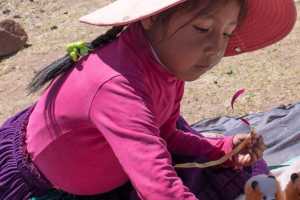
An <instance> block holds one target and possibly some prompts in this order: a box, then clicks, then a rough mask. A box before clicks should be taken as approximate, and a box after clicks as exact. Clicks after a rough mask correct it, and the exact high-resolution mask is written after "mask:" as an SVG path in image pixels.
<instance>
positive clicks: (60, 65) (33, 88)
mask: <svg viewBox="0 0 300 200" xmlns="http://www.w3.org/2000/svg"><path fill="white" fill-rule="evenodd" d="M123 28H124V27H123V26H116V27H112V28H111V29H109V30H108V31H106V32H105V33H104V34H102V35H100V36H99V37H97V38H96V39H95V40H93V41H92V42H91V43H88V44H87V45H88V47H89V48H90V49H91V50H95V49H96V48H99V47H103V46H105V45H106V44H108V43H110V42H111V41H113V40H114V39H116V37H117V36H118V34H119V33H120V32H121V31H122V30H123ZM74 66H75V62H74V61H73V60H72V59H71V57H70V56H69V54H66V55H65V56H64V57H62V58H60V59H58V60H56V61H54V62H53V63H51V64H50V65H48V66H46V67H45V68H43V69H42V70H40V71H39V72H38V73H37V74H36V75H35V76H34V78H33V79H32V81H31V82H30V83H29V85H28V87H27V89H28V90H29V94H31V93H34V92H37V91H38V90H39V89H41V88H42V87H43V86H44V85H45V84H46V83H48V82H49V81H51V80H53V79H55V78H56V77H58V76H59V75H63V74H65V72H67V71H69V70H71V69H73V67H74Z"/></svg>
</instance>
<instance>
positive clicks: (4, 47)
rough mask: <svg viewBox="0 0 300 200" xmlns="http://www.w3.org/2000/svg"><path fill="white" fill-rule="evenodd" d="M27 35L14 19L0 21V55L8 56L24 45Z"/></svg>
mask: <svg viewBox="0 0 300 200" xmlns="http://www.w3.org/2000/svg"><path fill="white" fill-rule="evenodd" d="M27 39H28V36H27V34H26V32H25V31H24V29H23V28H22V27H21V25H20V24H18V23H17V22H15V21H14V20H10V19H7V20H3V21H0V44H1V45H0V57H3V56H9V55H11V54H13V53H16V52H17V51H19V50H20V49H21V48H23V47H24V45H25V44H26V41H27Z"/></svg>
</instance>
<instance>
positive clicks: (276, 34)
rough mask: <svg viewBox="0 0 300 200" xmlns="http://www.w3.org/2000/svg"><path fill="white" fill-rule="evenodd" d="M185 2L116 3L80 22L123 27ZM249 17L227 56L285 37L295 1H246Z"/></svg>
mask: <svg viewBox="0 0 300 200" xmlns="http://www.w3.org/2000/svg"><path fill="white" fill-rule="evenodd" d="M185 1H186V0H151V1H141V0H117V1H115V2H113V3H111V4H109V5H107V6H105V7H103V8H101V9H98V10H96V11H94V12H92V13H91V14H88V15H86V16H83V17H81V18H80V21H81V22H83V23H88V24H92V25H97V26H120V25H128V24H130V23H133V22H136V21H139V20H141V19H144V18H147V17H149V16H153V15H155V14H157V13H160V12H162V11H164V10H167V9H168V8H171V7H174V6H176V5H178V4H180V3H183V2H185ZM246 4H247V5H246V7H247V14H246V17H245V19H244V21H243V23H242V24H241V25H240V26H239V27H238V28H237V29H236V30H235V32H234V34H233V36H232V38H231V39H230V42H229V44H228V47H227V50H226V53H225V56H234V55H237V54H241V53H245V52H250V51H254V50H257V49H261V48H264V47H266V46H269V45H271V44H273V43H275V42H278V41H279V40H281V39H282V38H284V37H285V36H286V35H287V34H288V33H289V32H290V31H291V30H292V28H293V27H294V25H295V22H296V19H297V11H296V6H295V2H294V0H246Z"/></svg>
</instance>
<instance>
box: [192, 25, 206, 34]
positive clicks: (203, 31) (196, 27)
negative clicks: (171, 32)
mask: <svg viewBox="0 0 300 200" xmlns="http://www.w3.org/2000/svg"><path fill="white" fill-rule="evenodd" d="M194 28H195V29H196V30H197V31H200V32H202V33H206V32H208V31H209V29H208V28H202V27H198V26H194Z"/></svg>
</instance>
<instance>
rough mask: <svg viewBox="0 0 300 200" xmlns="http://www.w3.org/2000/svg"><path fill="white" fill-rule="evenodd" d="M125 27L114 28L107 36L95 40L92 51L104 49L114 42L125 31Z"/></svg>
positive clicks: (92, 43)
mask: <svg viewBox="0 0 300 200" xmlns="http://www.w3.org/2000/svg"><path fill="white" fill-rule="evenodd" d="M123 28H124V27H123V26H114V27H112V28H111V29H109V30H108V31H107V32H106V33H105V34H103V35H100V36H99V37H97V38H96V39H95V40H93V41H92V42H91V43H90V48H91V49H96V48H98V47H103V46H104V45H105V44H107V43H109V42H111V41H113V40H114V39H115V38H116V37H117V36H118V34H119V33H120V32H121V31H122V30H123Z"/></svg>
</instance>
